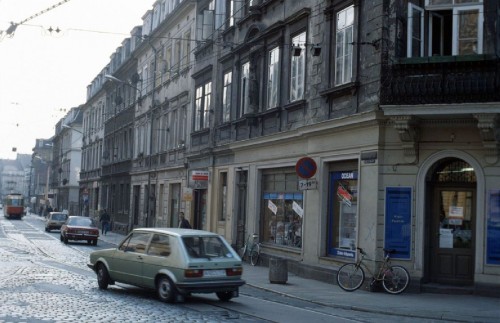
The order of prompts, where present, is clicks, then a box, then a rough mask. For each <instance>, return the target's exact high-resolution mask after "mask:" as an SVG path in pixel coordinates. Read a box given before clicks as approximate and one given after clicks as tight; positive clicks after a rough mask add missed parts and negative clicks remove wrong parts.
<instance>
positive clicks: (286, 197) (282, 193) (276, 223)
mask: <svg viewBox="0 0 500 323" xmlns="http://www.w3.org/2000/svg"><path fill="white" fill-rule="evenodd" d="M297 183H298V177H297V174H296V172H295V168H293V167H290V168H283V169H273V170H265V171H263V172H262V199H261V205H262V213H261V214H263V215H262V216H263V218H262V219H261V220H262V221H261V223H262V228H261V231H262V241H263V242H266V243H271V244H276V245H280V246H289V247H295V248H301V247H302V219H303V198H304V197H303V194H302V192H301V191H299V189H298V184H297Z"/></svg>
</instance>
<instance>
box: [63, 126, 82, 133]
mask: <svg viewBox="0 0 500 323" xmlns="http://www.w3.org/2000/svg"><path fill="white" fill-rule="evenodd" d="M61 127H63V128H66V129H71V130H75V131H76V132H79V133H81V134H82V135H83V132H82V131H81V130H78V129H75V128H73V127H71V126H68V125H67V124H63V125H62V126H61Z"/></svg>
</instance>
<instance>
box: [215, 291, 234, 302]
mask: <svg viewBox="0 0 500 323" xmlns="http://www.w3.org/2000/svg"><path fill="white" fill-rule="evenodd" d="M215 295H217V297H218V298H219V299H220V300H221V301H223V302H227V301H229V300H230V299H231V298H233V293H232V292H217V293H215Z"/></svg>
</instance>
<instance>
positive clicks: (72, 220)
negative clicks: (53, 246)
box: [61, 215, 99, 246]
mask: <svg viewBox="0 0 500 323" xmlns="http://www.w3.org/2000/svg"><path fill="white" fill-rule="evenodd" d="M98 238H99V229H98V228H97V226H96V224H95V222H94V220H92V219H91V218H88V217H85V216H76V215H72V216H69V217H68V219H67V220H66V222H65V223H64V224H63V225H62V226H61V241H63V242H64V243H66V244H67V243H68V241H69V240H73V241H78V240H87V243H88V244H91V243H92V244H93V245H94V246H96V245H97V239H98Z"/></svg>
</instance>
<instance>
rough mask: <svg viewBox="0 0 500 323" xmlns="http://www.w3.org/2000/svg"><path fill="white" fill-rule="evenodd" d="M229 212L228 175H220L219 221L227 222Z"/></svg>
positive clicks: (224, 173)
mask: <svg viewBox="0 0 500 323" xmlns="http://www.w3.org/2000/svg"><path fill="white" fill-rule="evenodd" d="M226 212H227V173H226V172H223V173H220V177H219V221H225V220H226Z"/></svg>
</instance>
